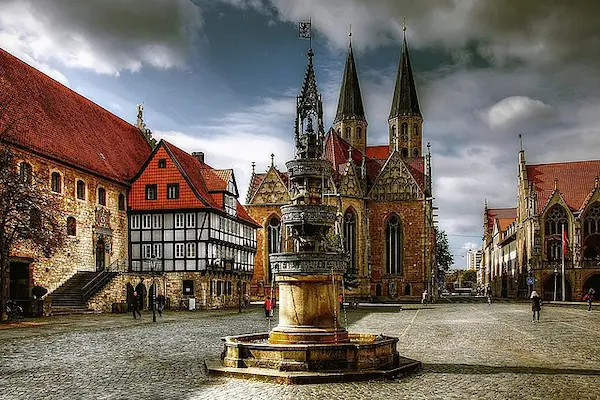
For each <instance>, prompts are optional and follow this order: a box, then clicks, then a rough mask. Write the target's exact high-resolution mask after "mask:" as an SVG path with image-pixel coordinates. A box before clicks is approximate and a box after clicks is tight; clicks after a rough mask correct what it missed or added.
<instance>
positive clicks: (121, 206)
mask: <svg viewBox="0 0 600 400" xmlns="http://www.w3.org/2000/svg"><path fill="white" fill-rule="evenodd" d="M124 209H125V195H124V194H123V193H119V210H120V211H123V210H124Z"/></svg>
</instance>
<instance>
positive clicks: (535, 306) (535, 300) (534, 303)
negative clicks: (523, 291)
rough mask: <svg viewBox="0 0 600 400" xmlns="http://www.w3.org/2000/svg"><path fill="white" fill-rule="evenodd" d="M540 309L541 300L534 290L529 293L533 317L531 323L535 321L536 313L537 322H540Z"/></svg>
mask: <svg viewBox="0 0 600 400" xmlns="http://www.w3.org/2000/svg"><path fill="white" fill-rule="evenodd" d="M541 309H542V299H541V298H540V296H539V295H538V293H537V292H536V291H535V290H534V291H533V292H531V311H533V316H532V317H531V318H532V319H531V322H535V321H536V315H535V314H536V313H537V322H540V310H541Z"/></svg>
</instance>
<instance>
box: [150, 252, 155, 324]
mask: <svg viewBox="0 0 600 400" xmlns="http://www.w3.org/2000/svg"><path fill="white" fill-rule="evenodd" d="M155 267H156V255H155V256H153V257H152V259H150V275H152V322H156V282H155V274H154V268H155Z"/></svg>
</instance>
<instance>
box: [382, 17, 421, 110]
mask: <svg viewBox="0 0 600 400" xmlns="http://www.w3.org/2000/svg"><path fill="white" fill-rule="evenodd" d="M404 30H406V27H405V28H404ZM409 115H412V116H419V117H423V116H422V115H421V109H420V108H419V100H418V99H417V89H416V87H415V80H414V78H413V73H412V67H411V65H410V56H409V54H408V44H407V43H406V33H405V34H404V39H403V43H402V55H401V57H400V65H399V68H398V74H397V75H396V87H395V89H394V99H393V100H392V108H391V110H390V119H391V118H395V117H400V116H409Z"/></svg>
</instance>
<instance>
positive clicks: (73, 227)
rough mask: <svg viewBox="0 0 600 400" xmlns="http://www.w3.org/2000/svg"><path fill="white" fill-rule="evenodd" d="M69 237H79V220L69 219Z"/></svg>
mask: <svg viewBox="0 0 600 400" xmlns="http://www.w3.org/2000/svg"><path fill="white" fill-rule="evenodd" d="M67 235H69V236H77V220H76V219H75V218H74V217H67Z"/></svg>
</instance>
